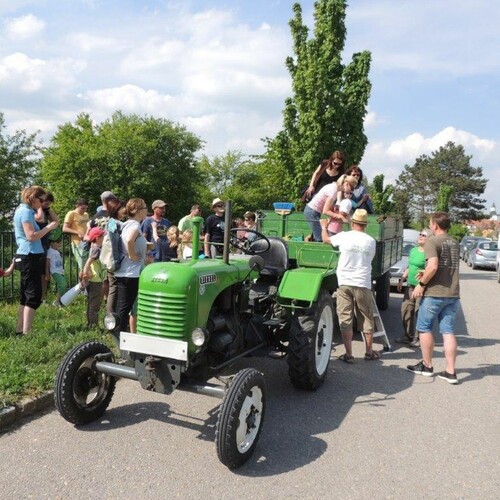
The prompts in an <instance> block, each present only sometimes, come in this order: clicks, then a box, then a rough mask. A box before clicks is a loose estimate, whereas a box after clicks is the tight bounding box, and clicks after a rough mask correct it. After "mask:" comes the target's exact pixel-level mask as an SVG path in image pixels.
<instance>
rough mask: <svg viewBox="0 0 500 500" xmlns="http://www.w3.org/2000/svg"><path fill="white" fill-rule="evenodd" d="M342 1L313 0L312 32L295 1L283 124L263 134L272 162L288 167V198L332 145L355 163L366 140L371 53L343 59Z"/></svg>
mask: <svg viewBox="0 0 500 500" xmlns="http://www.w3.org/2000/svg"><path fill="white" fill-rule="evenodd" d="M346 6H347V2H346V1H343V0H319V1H317V2H315V4H314V36H313V37H311V38H309V29H308V28H307V26H305V25H304V23H303V20H302V8H301V6H300V4H298V3H296V4H294V6H293V12H294V17H293V19H291V21H290V28H291V33H292V37H293V50H294V57H288V58H287V60H286V65H287V68H288V71H289V73H290V76H291V78H292V91H293V96H292V97H289V98H288V99H286V101H285V108H284V110H283V129H282V130H281V131H280V132H279V133H278V134H277V135H276V137H275V138H273V139H268V140H267V152H266V155H265V161H266V162H268V164H269V166H270V167H271V168H278V170H280V171H281V172H285V173H286V174H285V175H286V177H287V178H286V179H285V180H286V181H287V186H288V197H289V198H291V199H293V198H297V196H298V193H299V190H300V188H301V187H302V186H304V185H306V184H307V183H308V182H309V179H310V177H311V175H312V172H313V171H314V169H315V168H316V167H317V165H318V164H319V163H320V161H321V160H322V159H323V158H327V157H328V156H329V155H330V154H331V153H332V151H334V150H336V149H340V150H342V151H344V153H345V154H346V158H347V162H348V163H359V162H360V160H361V158H362V156H363V153H364V150H365V147H366V144H367V138H366V136H365V134H364V131H363V120H364V117H365V115H366V106H367V103H368V98H369V96H370V91H371V84H370V81H369V79H368V73H369V69H370V61H371V55H370V53H369V52H366V51H365V52H362V53H358V54H354V56H353V59H352V62H351V63H349V64H348V65H347V66H344V64H343V63H342V57H341V56H342V51H343V49H344V44H345V38H346V29H345V16H346Z"/></svg>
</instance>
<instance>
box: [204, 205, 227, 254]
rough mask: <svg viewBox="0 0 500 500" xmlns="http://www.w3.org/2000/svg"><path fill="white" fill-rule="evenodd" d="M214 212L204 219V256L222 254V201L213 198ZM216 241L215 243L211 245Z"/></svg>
mask: <svg viewBox="0 0 500 500" xmlns="http://www.w3.org/2000/svg"><path fill="white" fill-rule="evenodd" d="M212 210H213V211H214V213H213V214H212V215H209V216H208V217H207V220H206V221H205V244H204V247H205V256H206V257H216V256H220V255H222V253H223V251H222V244H223V243H224V210H225V208H224V202H223V201H222V200H221V199H220V198H215V200H214V201H213V202H212ZM211 243H217V245H211Z"/></svg>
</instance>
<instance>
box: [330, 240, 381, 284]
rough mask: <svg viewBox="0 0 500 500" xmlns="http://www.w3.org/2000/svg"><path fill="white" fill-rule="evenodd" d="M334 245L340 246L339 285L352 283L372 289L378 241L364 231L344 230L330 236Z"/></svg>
mask: <svg viewBox="0 0 500 500" xmlns="http://www.w3.org/2000/svg"><path fill="white" fill-rule="evenodd" d="M330 241H331V243H332V245H333V246H334V247H339V250H340V257H339V262H338V264H337V279H338V283H339V285H351V286H358V287H361V288H368V289H371V287H372V260H373V257H375V247H376V241H375V240H374V239H373V238H372V237H371V236H370V235H368V234H366V233H364V232H362V231H354V230H351V231H344V232H342V233H338V234H335V235H334V236H330Z"/></svg>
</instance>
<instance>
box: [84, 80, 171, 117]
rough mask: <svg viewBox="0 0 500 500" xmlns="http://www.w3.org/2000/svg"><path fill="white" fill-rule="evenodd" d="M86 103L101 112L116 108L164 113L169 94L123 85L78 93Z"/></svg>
mask: <svg viewBox="0 0 500 500" xmlns="http://www.w3.org/2000/svg"><path fill="white" fill-rule="evenodd" d="M79 97H81V98H82V99H83V100H85V101H87V102H88V105H89V106H90V107H91V108H92V109H95V110H100V111H101V113H102V112H104V113H107V114H108V115H109V113H110V112H113V111H115V110H117V109H120V110H122V111H125V112H128V113H139V114H142V113H147V114H155V115H157V114H166V113H167V112H168V102H169V101H170V100H171V99H172V97H171V96H169V95H162V94H160V93H159V92H158V91H156V90H144V89H142V88H140V87H138V86H136V85H130V84H128V85H123V86H121V87H116V88H108V89H100V90H92V91H88V92H86V93H85V94H81V95H79Z"/></svg>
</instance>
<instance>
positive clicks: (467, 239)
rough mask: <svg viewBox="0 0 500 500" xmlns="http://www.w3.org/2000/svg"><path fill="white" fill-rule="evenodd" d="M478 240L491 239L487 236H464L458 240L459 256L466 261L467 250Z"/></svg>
mask: <svg viewBox="0 0 500 500" xmlns="http://www.w3.org/2000/svg"><path fill="white" fill-rule="evenodd" d="M478 241H491V240H490V239H489V238H483V237H482V236H464V237H463V238H462V240H461V241H460V258H461V259H462V260H463V261H465V262H467V258H468V256H469V251H470V249H471V248H472V247H474V246H475V245H476V243H477V242H478Z"/></svg>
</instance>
